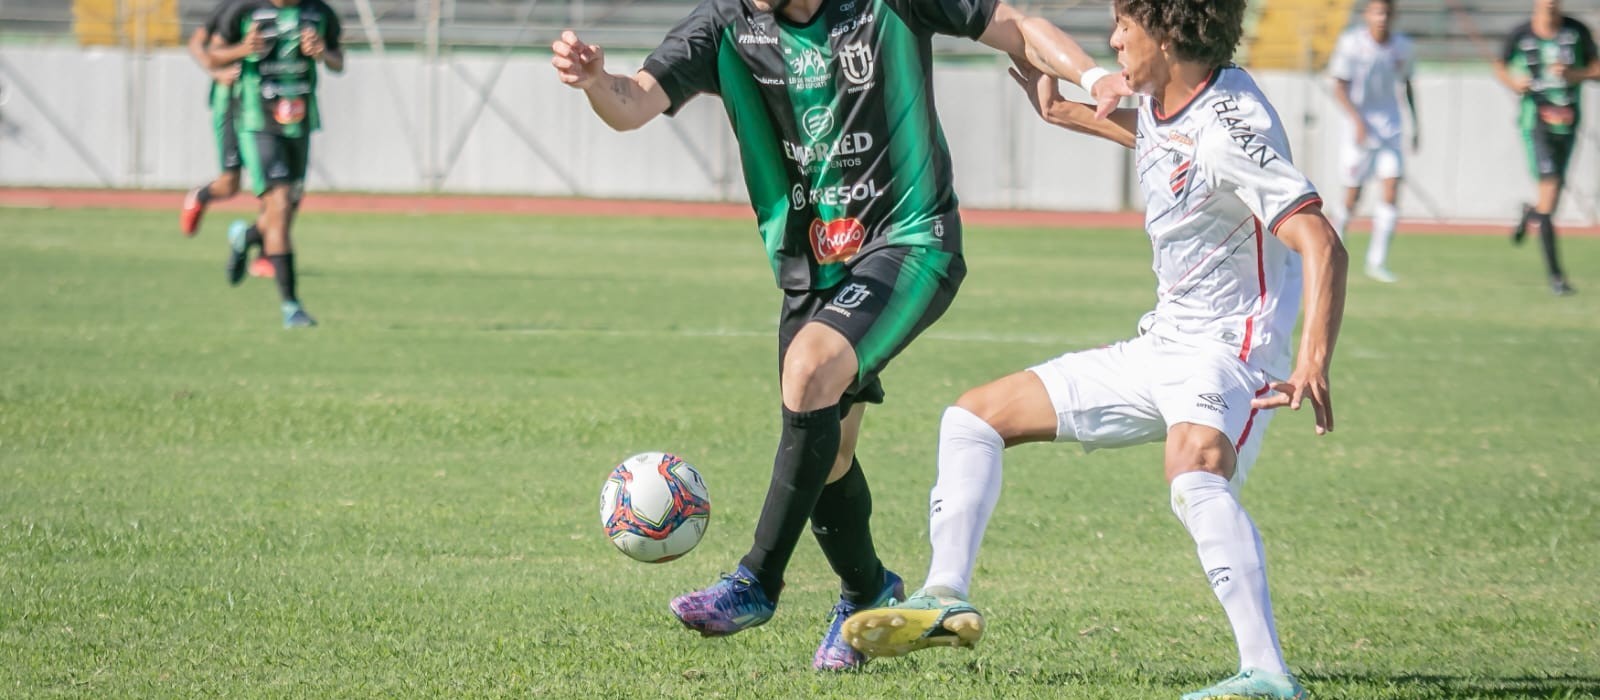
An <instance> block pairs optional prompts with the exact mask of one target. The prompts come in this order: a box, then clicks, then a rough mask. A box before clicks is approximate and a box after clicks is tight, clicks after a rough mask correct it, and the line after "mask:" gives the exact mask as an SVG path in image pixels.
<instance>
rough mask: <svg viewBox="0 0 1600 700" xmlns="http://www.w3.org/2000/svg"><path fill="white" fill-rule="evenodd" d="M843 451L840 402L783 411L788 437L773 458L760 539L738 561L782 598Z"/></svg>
mask: <svg viewBox="0 0 1600 700" xmlns="http://www.w3.org/2000/svg"><path fill="white" fill-rule="evenodd" d="M838 454H839V406H838V405H833V406H829V407H827V408H821V409H817V410H815V411H810V412H807V413H794V412H791V411H790V410H789V409H787V408H785V409H783V435H782V437H780V438H778V454H777V456H776V457H774V458H773V460H772V483H771V484H769V485H768V486H767V501H766V503H764V504H762V506H761V518H760V519H759V520H757V521H756V537H755V542H754V543H753V544H751V546H750V553H749V554H746V555H744V559H742V560H740V561H739V563H740V564H743V565H744V566H745V568H747V569H749V570H750V571H751V572H753V573H754V574H755V576H756V580H757V581H759V582H760V583H761V587H762V588H763V589H764V590H766V592H767V597H768V598H769V599H771V600H772V602H774V603H776V602H778V593H779V592H780V591H782V590H783V572H784V569H787V568H789V557H791V556H793V555H794V547H795V545H796V544H798V543H799V541H800V533H801V532H802V531H804V530H805V527H806V520H807V519H809V518H810V517H811V510H812V509H813V508H815V507H816V505H817V497H818V496H819V495H821V493H822V487H823V485H825V484H826V483H827V482H828V472H829V470H831V469H832V468H833V460H834V458H836V457H837V456H838Z"/></svg>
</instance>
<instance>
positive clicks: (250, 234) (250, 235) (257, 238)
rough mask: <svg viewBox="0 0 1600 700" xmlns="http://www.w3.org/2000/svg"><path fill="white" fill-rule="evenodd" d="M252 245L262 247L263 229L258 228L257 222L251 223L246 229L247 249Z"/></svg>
mask: <svg viewBox="0 0 1600 700" xmlns="http://www.w3.org/2000/svg"><path fill="white" fill-rule="evenodd" d="M250 246H255V247H257V248H260V247H262V242H261V229H259V228H256V225H255V224H250V228H248V229H245V232H244V247H245V250H249V249H250Z"/></svg>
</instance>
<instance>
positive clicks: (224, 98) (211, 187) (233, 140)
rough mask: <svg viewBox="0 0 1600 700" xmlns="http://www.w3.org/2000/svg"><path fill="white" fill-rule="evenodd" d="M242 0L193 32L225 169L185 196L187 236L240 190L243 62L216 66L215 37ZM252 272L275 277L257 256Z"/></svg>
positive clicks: (181, 220) (215, 11)
mask: <svg viewBox="0 0 1600 700" xmlns="http://www.w3.org/2000/svg"><path fill="white" fill-rule="evenodd" d="M239 1H240V0H223V1H222V2H219V3H217V6H216V7H214V8H212V10H211V14H210V15H209V16H207V17H206V21H205V23H204V24H202V25H200V26H198V27H195V30H194V33H193V34H190V35H189V43H188V48H189V55H190V56H192V57H194V61H195V63H198V64H199V65H200V68H201V69H202V70H204V71H205V72H206V75H207V76H209V77H210V78H211V89H210V91H208V92H207V93H206V104H207V105H208V106H209V107H210V108H211V127H212V131H213V132H214V135H215V136H216V141H217V156H218V158H219V160H220V166H221V171H220V173H219V174H218V175H217V178H216V179H215V180H212V181H211V182H208V183H206V184H204V185H201V186H199V187H196V188H194V189H192V190H189V192H188V194H187V195H185V196H184V198H183V211H182V213H181V214H180V215H179V217H178V228H179V230H181V231H183V235H185V236H193V235H194V234H195V232H196V231H198V230H199V229H200V219H201V217H202V216H204V215H205V211H206V207H207V206H209V205H210V204H211V202H213V201H217V200H223V199H228V198H229V197H232V196H234V195H235V194H238V193H239V170H240V168H242V167H244V161H243V159H242V157H241V156H240V155H239V130H238V129H237V128H236V127H235V125H234V112H235V110H236V109H237V108H238V104H239V103H238V100H237V97H238V94H237V88H238V82H239V70H240V68H239V64H238V63H229V64H223V65H213V63H212V61H211V53H210V48H209V47H210V45H211V37H213V36H215V35H216V34H217V26H218V25H219V24H220V23H221V22H222V18H223V16H225V15H226V14H227V12H228V7H229V6H230V5H232V4H234V3H236V2H239ZM250 274H252V275H255V276H256V277H271V276H272V275H273V271H272V263H270V262H268V261H267V259H266V258H263V257H257V258H256V260H255V263H253V264H252V265H251V266H250Z"/></svg>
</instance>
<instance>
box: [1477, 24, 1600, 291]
mask: <svg viewBox="0 0 1600 700" xmlns="http://www.w3.org/2000/svg"><path fill="white" fill-rule="evenodd" d="M1495 77H1497V78H1498V79H1499V80H1500V82H1501V83H1502V84H1504V85H1505V86H1506V87H1508V88H1510V89H1511V90H1512V91H1513V92H1516V93H1517V94H1518V95H1521V98H1522V99H1521V101H1520V103H1519V104H1520V106H1519V109H1520V113H1519V116H1518V119H1517V124H1518V126H1519V127H1520V128H1521V129H1522V138H1523V141H1524V143H1525V144H1526V145H1527V148H1528V165H1529V167H1530V168H1531V169H1532V170H1533V176H1534V177H1535V178H1537V179H1538V181H1539V201H1538V204H1536V205H1535V206H1533V207H1531V208H1529V207H1524V209H1523V214H1522V220H1521V221H1519V222H1518V223H1517V227H1516V228H1515V229H1514V230H1513V231H1512V234H1511V240H1512V242H1513V243H1519V244H1520V243H1521V242H1522V238H1523V236H1524V235H1525V234H1526V232H1527V227H1528V224H1529V223H1534V224H1537V225H1538V227H1539V240H1540V242H1541V243H1542V244H1543V247H1544V260H1545V268H1546V270H1547V271H1548V272H1549V274H1550V289H1551V291H1553V292H1555V293H1556V294H1560V295H1566V294H1571V293H1572V292H1573V291H1574V290H1573V289H1572V285H1571V284H1569V283H1568V282H1567V278H1566V275H1565V274H1564V273H1563V272H1562V271H1561V263H1560V261H1559V259H1558V257H1557V255H1556V235H1555V226H1554V224H1552V223H1551V216H1553V215H1554V214H1555V211H1556V206H1557V205H1558V204H1559V203H1560V200H1561V187H1562V185H1563V184H1564V183H1565V182H1566V177H1567V164H1568V162H1569V161H1570V160H1571V158H1572V151H1573V147H1574V145H1575V144H1576V142H1577V138H1578V125H1579V123H1580V122H1581V120H1582V116H1583V115H1582V111H1581V110H1582V100H1581V99H1580V87H1581V86H1582V84H1583V81H1585V80H1596V79H1600V56H1597V55H1596V51H1595V42H1594V36H1593V35H1592V34H1590V32H1589V28H1588V27H1586V26H1584V24H1583V23H1582V22H1579V21H1578V20H1576V19H1573V18H1571V17H1568V16H1566V15H1563V14H1561V3H1560V2H1559V1H1558V0H1536V2H1535V3H1534V11H1533V19H1532V20H1531V21H1529V22H1526V23H1524V24H1522V25H1521V26H1518V27H1517V28H1516V29H1513V30H1512V31H1511V34H1510V35H1509V36H1507V37H1506V43H1505V47H1504V49H1503V50H1502V51H1501V53H1500V60H1499V61H1498V62H1497V63H1495Z"/></svg>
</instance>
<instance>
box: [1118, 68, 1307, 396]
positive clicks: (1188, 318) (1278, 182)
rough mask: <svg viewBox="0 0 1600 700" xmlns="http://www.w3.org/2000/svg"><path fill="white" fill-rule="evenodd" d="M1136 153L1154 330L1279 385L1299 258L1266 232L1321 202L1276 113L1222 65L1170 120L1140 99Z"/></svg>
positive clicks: (1296, 306) (1237, 72) (1244, 77)
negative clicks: (1231, 359)
mask: <svg viewBox="0 0 1600 700" xmlns="http://www.w3.org/2000/svg"><path fill="white" fill-rule="evenodd" d="M1134 151H1135V153H1137V155H1138V158H1137V162H1136V167H1137V169H1138V173H1139V184H1140V186H1141V187H1142V188H1143V190H1144V196H1145V202H1146V204H1145V206H1146V207H1147V210H1146V212H1145V229H1146V231H1147V232H1148V233H1149V234H1150V243H1151V244H1152V245H1153V246H1154V248H1155V263H1154V268H1155V273H1156V281H1157V285H1158V286H1157V288H1156V295H1157V302H1156V309H1155V311H1154V312H1153V319H1152V320H1153V325H1152V327H1151V330H1150V332H1152V333H1155V334H1157V335H1160V336H1162V337H1166V338H1170V339H1173V340H1178V341H1181V342H1184V343H1186V344H1189V345H1195V346H1200V347H1210V348H1213V349H1216V348H1220V349H1222V350H1224V351H1225V352H1228V353H1230V354H1232V355H1235V356H1237V357H1238V358H1239V359H1240V360H1242V361H1244V362H1245V363H1246V364H1248V365H1250V366H1251V367H1254V368H1257V369H1260V370H1262V371H1264V372H1266V373H1267V374H1269V375H1271V376H1274V377H1278V378H1285V377H1287V376H1288V371H1289V361H1290V347H1291V346H1292V345H1293V333H1294V325H1295V319H1296V317H1297V316H1298V315H1299V312H1300V296H1301V292H1300V284H1301V279H1300V256H1299V255H1298V254H1296V253H1294V252H1293V251H1291V250H1289V248H1288V247H1287V246H1285V245H1284V244H1283V243H1282V242H1280V241H1279V240H1278V239H1277V237H1276V236H1274V235H1272V232H1275V231H1277V229H1278V226H1279V225H1280V224H1282V223H1283V221H1284V220H1285V219H1287V218H1289V216H1290V215H1292V214H1294V213H1296V212H1298V211H1300V210H1301V209H1304V208H1305V207H1307V206H1311V205H1313V204H1320V203H1321V201H1322V200H1321V198H1319V197H1318V196H1317V191H1316V188H1315V187H1314V186H1312V184H1311V181H1310V180H1308V179H1306V176H1305V175H1304V174H1302V173H1301V172H1300V171H1299V170H1298V169H1297V168H1295V166H1294V163H1293V162H1292V161H1291V160H1290V154H1289V142H1288V138H1287V137H1286V136H1285V135H1284V131H1283V125H1282V123H1281V122H1280V121H1279V119H1278V113H1277V111H1276V110H1274V109H1273V108H1272V105H1271V104H1270V103H1268V102H1267V98H1266V96H1265V95H1263V94H1261V89H1260V88H1258V87H1257V86H1256V82H1255V80H1254V79H1253V78H1251V77H1250V74H1248V73H1246V72H1244V70H1242V69H1240V68H1238V67H1236V66H1224V67H1222V68H1219V69H1217V70H1216V71H1215V72H1213V73H1212V75H1211V78H1210V79H1209V80H1208V82H1207V83H1206V84H1205V85H1204V86H1202V87H1201V88H1200V91H1199V92H1198V93H1197V94H1195V96H1194V97H1193V98H1192V99H1190V101H1189V104H1187V105H1182V106H1180V107H1179V109H1178V110H1177V112H1176V113H1174V114H1172V115H1170V116H1166V115H1161V114H1159V108H1158V107H1156V105H1155V101H1154V100H1153V99H1152V98H1150V97H1145V98H1143V100H1142V104H1141V105H1140V107H1139V128H1138V136H1137V139H1136V142H1135V144H1134Z"/></svg>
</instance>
